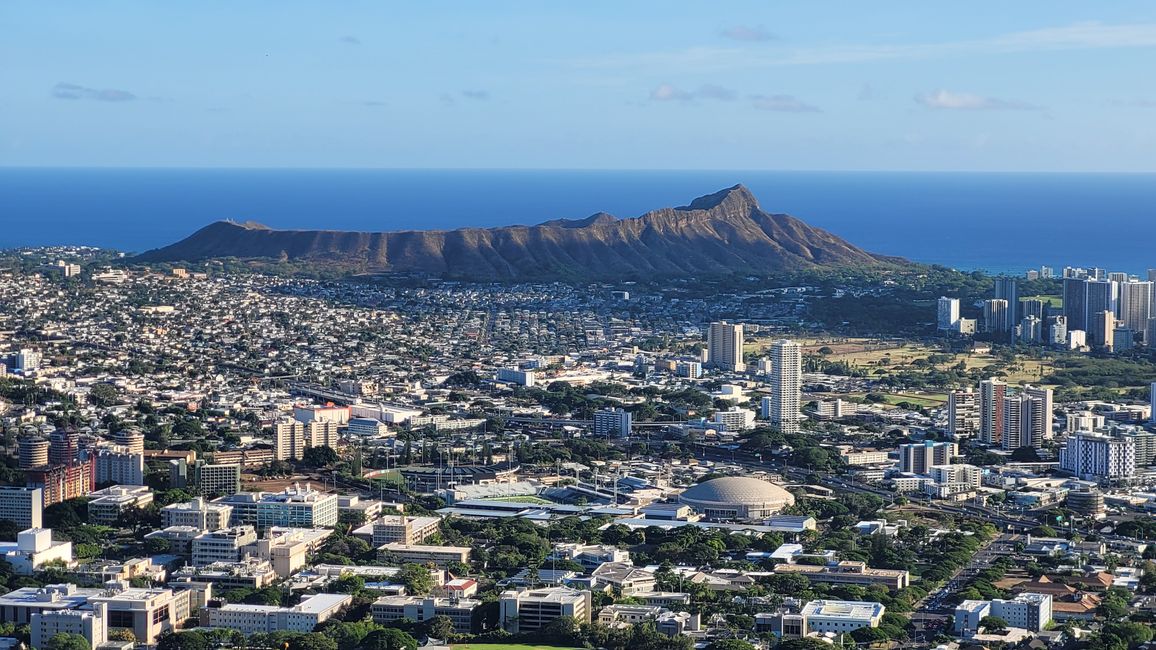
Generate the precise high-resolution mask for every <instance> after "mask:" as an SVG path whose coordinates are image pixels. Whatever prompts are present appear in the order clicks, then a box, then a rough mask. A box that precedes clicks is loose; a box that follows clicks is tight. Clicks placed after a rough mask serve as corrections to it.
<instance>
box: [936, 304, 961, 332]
mask: <svg viewBox="0 0 1156 650" xmlns="http://www.w3.org/2000/svg"><path fill="white" fill-rule="evenodd" d="M935 323H936V328H937V329H938V330H939V331H941V332H955V331H958V330H959V298H946V297H944V298H940V299H939V304H938V308H937V310H936V319H935Z"/></svg>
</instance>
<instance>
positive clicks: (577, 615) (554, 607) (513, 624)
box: [498, 587, 591, 634]
mask: <svg viewBox="0 0 1156 650" xmlns="http://www.w3.org/2000/svg"><path fill="white" fill-rule="evenodd" d="M590 603H591V595H590V592H589V591H584V590H583V591H579V590H576V589H570V588H568V587H550V588H544V589H512V590H509V591H503V592H502V596H501V599H500V600H499V619H498V620H499V622H500V624H501V626H502V627H503V628H504V629H505V630H507V631H509V632H512V633H515V634H518V633H523V632H535V631H537V630H540V629H542V628H544V627H546V626H547V625H549V624H550V623H552V622H554V621H556V620H558V619H559V618H561V617H563V616H570V617H573V618H574V619H576V620H577V621H578V622H579V623H589V622H590V618H591V605H590Z"/></svg>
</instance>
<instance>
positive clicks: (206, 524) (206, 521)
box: [161, 497, 233, 530]
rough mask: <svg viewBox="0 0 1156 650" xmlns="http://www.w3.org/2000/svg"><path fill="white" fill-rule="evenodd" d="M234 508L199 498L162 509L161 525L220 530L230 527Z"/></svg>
mask: <svg viewBox="0 0 1156 650" xmlns="http://www.w3.org/2000/svg"><path fill="white" fill-rule="evenodd" d="M232 515H233V508H232V507H231V506H229V505H227V504H222V503H210V502H208V501H206V500H205V499H204V498H203V497H197V498H195V499H193V500H192V501H187V502H185V503H172V504H169V505H167V506H165V507H163V508H161V525H162V526H164V527H165V528H168V527H169V526H189V527H192V528H196V529H197V530H220V529H222V528H227V527H228V526H229V521H230V519H231V518H232Z"/></svg>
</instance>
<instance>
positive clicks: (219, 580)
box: [169, 557, 278, 590]
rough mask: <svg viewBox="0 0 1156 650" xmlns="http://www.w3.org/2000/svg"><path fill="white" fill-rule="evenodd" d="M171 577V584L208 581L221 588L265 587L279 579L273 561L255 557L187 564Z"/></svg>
mask: <svg viewBox="0 0 1156 650" xmlns="http://www.w3.org/2000/svg"><path fill="white" fill-rule="evenodd" d="M170 578H171V579H170V582H169V584H177V583H182V582H186V583H208V584H211V585H213V588H214V589H220V590H228V589H264V588H265V587H268V586H269V585H271V584H273V583H275V582H277V580H278V577H277V572H276V571H274V570H273V565H272V563H270V562H269V561H268V560H260V559H257V558H255V557H246V558H243V559H241V560H238V561H236V562H214V563H212V564H210V565H208V566H203V567H198V566H193V565H191V564H186V565H185V566H183V567H181V568H180V569H178V570H177V571H176V572H174V573H173V574H172V576H170Z"/></svg>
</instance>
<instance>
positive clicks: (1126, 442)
mask: <svg viewBox="0 0 1156 650" xmlns="http://www.w3.org/2000/svg"><path fill="white" fill-rule="evenodd" d="M1060 469H1062V470H1064V471H1065V472H1070V473H1072V474H1074V475H1075V476H1076V477H1077V478H1080V479H1083V480H1085V481H1107V482H1111V481H1121V480H1128V479H1130V478H1132V477H1133V476H1135V474H1136V441H1135V440H1133V439H1131V438H1127V437H1112V436H1105V435H1102V434H1098V433H1091V432H1087V431H1082V432H1080V433H1077V434H1076V435H1074V436H1071V437H1069V438H1068V440H1067V441H1066V442H1065V443H1064V445H1063V446H1062V447H1061V448H1060Z"/></svg>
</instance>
